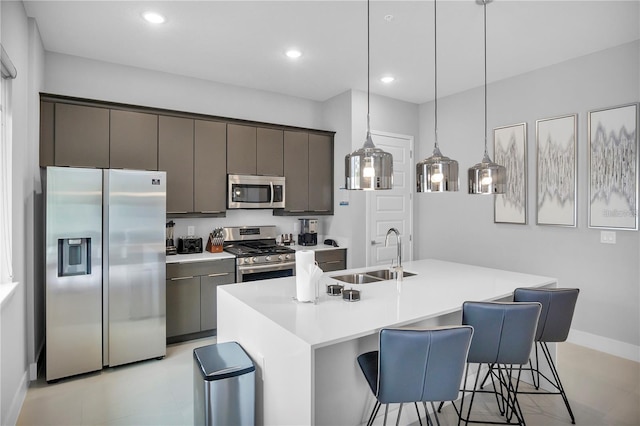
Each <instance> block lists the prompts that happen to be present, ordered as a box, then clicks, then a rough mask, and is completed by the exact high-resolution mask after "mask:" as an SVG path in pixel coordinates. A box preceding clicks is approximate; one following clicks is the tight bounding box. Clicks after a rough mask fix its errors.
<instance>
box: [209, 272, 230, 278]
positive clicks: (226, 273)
mask: <svg viewBox="0 0 640 426" xmlns="http://www.w3.org/2000/svg"><path fill="white" fill-rule="evenodd" d="M226 275H229V273H228V272H220V273H217V274H209V275H207V276H208V277H224V276H226Z"/></svg>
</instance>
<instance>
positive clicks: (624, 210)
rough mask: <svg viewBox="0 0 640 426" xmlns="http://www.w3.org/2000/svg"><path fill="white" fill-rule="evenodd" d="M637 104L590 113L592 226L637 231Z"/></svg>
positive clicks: (590, 221)
mask: <svg viewBox="0 0 640 426" xmlns="http://www.w3.org/2000/svg"><path fill="white" fill-rule="evenodd" d="M638 105H639V104H638V103H633V104H628V105H621V106H617V107H613V108H607V109H600V110H596V111H590V112H589V120H588V130H589V227H590V228H613V229H620V230H624V229H626V230H637V229H638Z"/></svg>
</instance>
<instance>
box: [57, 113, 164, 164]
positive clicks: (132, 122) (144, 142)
mask: <svg viewBox="0 0 640 426" xmlns="http://www.w3.org/2000/svg"><path fill="white" fill-rule="evenodd" d="M110 131H111V137H110V148H111V150H110V162H109V167H111V168H114V169H137V170H158V115H157V114H147V113H143V112H134V111H123V110H116V109H112V110H111V125H110ZM56 145H57V138H56Z"/></svg>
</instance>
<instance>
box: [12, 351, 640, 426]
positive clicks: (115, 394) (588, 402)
mask: <svg viewBox="0 0 640 426" xmlns="http://www.w3.org/2000/svg"><path fill="white" fill-rule="evenodd" d="M214 342H215V338H209V339H201V340H195V341H191V342H187V343H183V344H178V345H171V346H169V347H167V357H166V358H165V359H164V360H161V361H157V360H151V361H145V362H142V363H137V364H134V365H129V366H124V367H117V368H110V369H106V370H103V371H101V372H98V373H94V374H88V375H84V376H80V377H77V378H71V379H65V380H61V381H59V382H58V383H56V384H50V385H48V384H47V383H46V382H45V381H44V380H43V379H40V380H38V381H36V382H34V383H33V384H32V385H31V387H30V388H29V390H28V392H27V397H26V399H25V401H24V404H23V406H22V411H21V413H20V416H19V418H18V423H17V424H18V425H65V426H67V425H191V424H193V406H192V386H193V382H192V380H193V378H192V375H193V371H192V369H193V361H192V353H193V349H194V348H197V347H200V346H205V345H208V344H210V343H214ZM558 363H559V369H560V373H561V375H562V376H561V377H562V379H563V382H564V384H565V388H566V390H567V393H568V395H569V398H570V402H571V406H572V408H573V411H574V414H575V416H576V424H577V425H580V426H605V425H607V426H609V425H634V426H638V425H640V364H638V363H635V362H632V361H628V360H624V359H621V358H617V357H614V356H610V355H607V354H604V353H601V352H597V351H593V350H590V349H587V348H584V347H582V346H576V345H572V344H570V343H563V344H560V345H559V348H558ZM519 400H520V402H521V405H522V409H523V412H524V415H525V420H526V422H527V424H528V425H570V424H571V420H570V419H569V416H568V414H567V412H566V409H565V407H564V404H563V403H562V400H561V398H560V397H559V396H536V397H531V396H528V395H522V396H519ZM489 402H492V400H487V401H484V402H482V403H481V404H478V405H477V406H476V405H475V404H474V413H475V412H476V411H475V410H476V407H477V409H478V413H479V414H481V413H482V412H483V411H484V410H485V409H487V410H489V409H493V405H492V404H490V403H489ZM408 408H409V407H407V406H405V410H404V412H403V420H404V419H405V413H406V412H408V411H409V410H408ZM381 411H382V410H381ZM414 412H415V411H414ZM407 419H408V418H407ZM497 419H498V418H497V417H496V418H491V417H486V418H485V420H497ZM440 421H441V423H442V424H443V425H446V424H449V425H453V424H457V418H455V415H454V414H453V409H452V408H451V407H445V408H444V409H443V413H442V414H441V416H440ZM393 422H395V415H394V416H393V417H391V418H390V420H389V421H388V423H389V424H392V423H393ZM380 423H381V422H380ZM416 424H417V423H416ZM336 426H338V425H336Z"/></svg>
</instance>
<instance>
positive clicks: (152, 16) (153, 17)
mask: <svg viewBox="0 0 640 426" xmlns="http://www.w3.org/2000/svg"><path fill="white" fill-rule="evenodd" d="M142 17H143V18H144V19H145V21H147V22H151V23H152V24H162V23H163V22H164V21H165V19H164V16H162V15H160V14H159V13H156V12H145V13H143V14H142Z"/></svg>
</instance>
